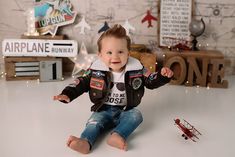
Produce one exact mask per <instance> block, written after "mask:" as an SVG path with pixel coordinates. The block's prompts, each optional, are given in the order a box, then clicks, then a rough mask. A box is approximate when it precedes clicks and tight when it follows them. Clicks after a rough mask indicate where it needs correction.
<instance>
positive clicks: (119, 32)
mask: <svg viewBox="0 0 235 157" xmlns="http://www.w3.org/2000/svg"><path fill="white" fill-rule="evenodd" d="M105 37H115V38H118V39H121V38H124V39H126V41H127V49H128V50H129V51H130V48H131V39H130V37H129V36H128V35H126V30H125V28H123V27H122V26H121V25H119V24H115V25H114V26H113V27H111V28H109V29H108V30H106V31H105V32H104V33H103V34H102V35H101V36H100V38H99V39H98V41H97V45H98V51H99V52H100V51H101V48H102V44H101V41H102V39H103V38H105Z"/></svg>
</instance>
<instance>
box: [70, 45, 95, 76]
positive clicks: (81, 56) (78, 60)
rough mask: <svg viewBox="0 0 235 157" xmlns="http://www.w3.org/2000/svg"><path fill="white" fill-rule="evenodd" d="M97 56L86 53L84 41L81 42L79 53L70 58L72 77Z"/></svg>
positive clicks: (84, 68) (83, 69)
mask: <svg viewBox="0 0 235 157" xmlns="http://www.w3.org/2000/svg"><path fill="white" fill-rule="evenodd" d="M96 58H97V55H96V54H88V52H87V48H86V46H85V43H84V42H82V44H81V47H80V50H79V53H78V55H77V56H76V57H74V58H71V60H72V61H73V62H74V64H75V65H74V68H73V72H72V77H75V76H77V75H81V74H83V72H84V71H85V70H86V69H88V68H89V66H90V64H91V63H92V62H93V61H94V60H95V59H96Z"/></svg>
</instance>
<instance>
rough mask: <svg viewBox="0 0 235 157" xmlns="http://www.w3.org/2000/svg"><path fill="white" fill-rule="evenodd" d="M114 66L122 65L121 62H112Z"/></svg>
mask: <svg viewBox="0 0 235 157" xmlns="http://www.w3.org/2000/svg"><path fill="white" fill-rule="evenodd" d="M111 63H112V64H120V63H121V62H111Z"/></svg>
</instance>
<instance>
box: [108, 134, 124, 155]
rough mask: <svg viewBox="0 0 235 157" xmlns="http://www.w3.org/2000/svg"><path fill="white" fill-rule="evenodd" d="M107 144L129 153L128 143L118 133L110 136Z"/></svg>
mask: <svg viewBox="0 0 235 157" xmlns="http://www.w3.org/2000/svg"><path fill="white" fill-rule="evenodd" d="M107 143H108V144H109V145H110V146H112V147H116V148H118V149H122V150H125V151H127V143H126V142H125V140H124V139H123V138H122V137H121V136H120V135H119V134H118V133H115V132H114V133H112V134H111V135H110V136H109V138H108V140H107Z"/></svg>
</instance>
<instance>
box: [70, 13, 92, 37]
mask: <svg viewBox="0 0 235 157" xmlns="http://www.w3.org/2000/svg"><path fill="white" fill-rule="evenodd" d="M74 27H75V28H77V27H78V28H81V30H80V34H85V28H86V29H88V30H91V26H90V25H89V24H88V23H87V22H86V20H85V17H84V16H83V17H82V20H81V21H80V22H79V23H78V24H77V25H76V26H74Z"/></svg>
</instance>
